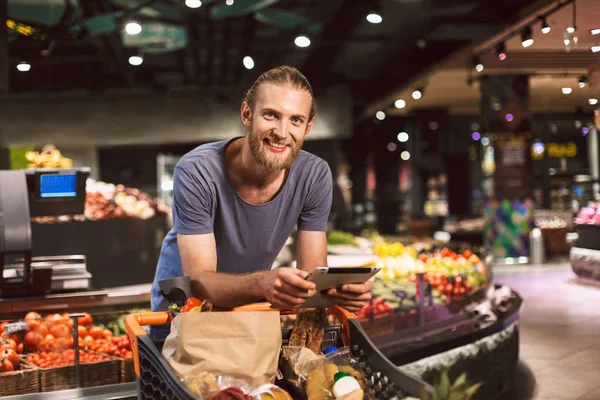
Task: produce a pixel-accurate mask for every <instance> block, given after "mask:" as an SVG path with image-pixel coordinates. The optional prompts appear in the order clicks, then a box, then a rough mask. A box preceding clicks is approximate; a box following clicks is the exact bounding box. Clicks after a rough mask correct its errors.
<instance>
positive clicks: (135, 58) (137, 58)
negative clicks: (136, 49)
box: [129, 56, 144, 66]
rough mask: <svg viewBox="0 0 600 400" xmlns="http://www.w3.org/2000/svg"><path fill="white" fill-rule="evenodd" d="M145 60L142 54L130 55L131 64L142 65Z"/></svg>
mask: <svg viewBox="0 0 600 400" xmlns="http://www.w3.org/2000/svg"><path fill="white" fill-rule="evenodd" d="M143 62H144V59H143V58H142V57H140V56H131V57H129V64H131V65H135V66H138V65H142V63H143Z"/></svg>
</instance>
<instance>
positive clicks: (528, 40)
mask: <svg viewBox="0 0 600 400" xmlns="http://www.w3.org/2000/svg"><path fill="white" fill-rule="evenodd" d="M532 44H533V34H532V32H531V27H529V26H528V27H525V29H523V32H521V45H522V46H523V47H529V46H531V45H532Z"/></svg>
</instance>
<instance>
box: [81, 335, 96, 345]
mask: <svg viewBox="0 0 600 400" xmlns="http://www.w3.org/2000/svg"><path fill="white" fill-rule="evenodd" d="M94 344H96V341H95V340H94V338H93V337H91V336H90V335H87V336H86V337H85V338H83V346H84V347H92V346H93V345H94Z"/></svg>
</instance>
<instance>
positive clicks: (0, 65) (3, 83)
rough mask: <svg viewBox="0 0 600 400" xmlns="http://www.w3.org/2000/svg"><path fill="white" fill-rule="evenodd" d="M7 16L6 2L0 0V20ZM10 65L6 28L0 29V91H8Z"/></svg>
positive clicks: (4, 19)
mask: <svg viewBox="0 0 600 400" xmlns="http://www.w3.org/2000/svg"><path fill="white" fill-rule="evenodd" d="M7 18H8V2H7V1H2V0H0V22H2V24H5V22H4V21H6V20H7ZM9 77H10V65H9V61H8V29H6V28H5V27H4V26H3V27H2V29H0V93H5V92H8V90H9V81H10V79H9Z"/></svg>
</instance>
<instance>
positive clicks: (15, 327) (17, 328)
mask: <svg viewBox="0 0 600 400" xmlns="http://www.w3.org/2000/svg"><path fill="white" fill-rule="evenodd" d="M27 329H29V325H28V324H27V322H24V321H19V322H13V323H12V324H6V325H4V332H6V334H7V335H12V334H13V333H17V332H23V331H26V330H27Z"/></svg>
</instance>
